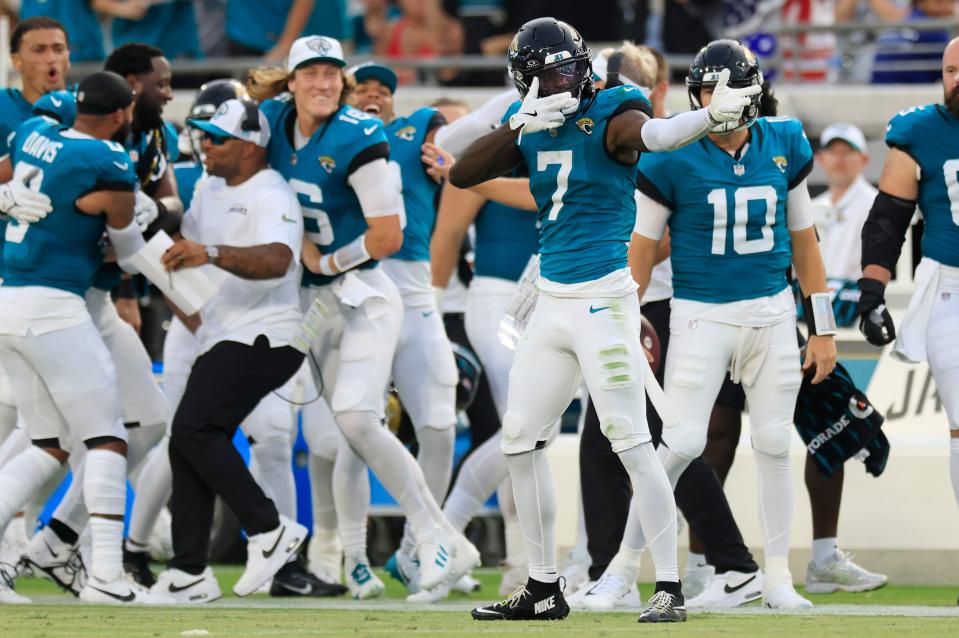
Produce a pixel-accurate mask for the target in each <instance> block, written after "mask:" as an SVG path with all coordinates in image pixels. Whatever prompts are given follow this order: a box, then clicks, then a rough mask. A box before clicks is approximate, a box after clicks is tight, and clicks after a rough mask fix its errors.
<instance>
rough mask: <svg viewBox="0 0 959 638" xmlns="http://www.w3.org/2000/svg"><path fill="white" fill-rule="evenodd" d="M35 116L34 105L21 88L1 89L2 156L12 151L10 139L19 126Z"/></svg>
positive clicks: (0, 138) (0, 125)
mask: <svg viewBox="0 0 959 638" xmlns="http://www.w3.org/2000/svg"><path fill="white" fill-rule="evenodd" d="M31 117H33V105H32V104H30V103H29V102H27V101H26V100H25V99H23V94H22V93H21V92H20V90H19V89H0V156H2V155H7V154H8V153H9V152H10V140H11V139H13V134H14V133H15V132H16V131H17V128H18V127H19V126H20V125H21V124H23V123H24V122H26V121H27V120H29V119H30V118H31Z"/></svg>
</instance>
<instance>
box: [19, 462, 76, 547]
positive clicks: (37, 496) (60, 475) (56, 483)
mask: <svg viewBox="0 0 959 638" xmlns="http://www.w3.org/2000/svg"><path fill="white" fill-rule="evenodd" d="M75 456H77V453H73V454H71V455H70V459H69V461H70V463H69V465H70V466H72V467H76V464H75V463H74V460H75V459H74V457H75ZM67 465H68V464H66V463H64V464H63V465H61V466H60V467H59V468H57V471H56V472H54V473H53V475H52V476H51V477H50V478H48V479H47V480H46V481H44V483H43V485H41V486H40V487H39V488H38V489H36V490H34V491H33V494H32V495H31V496H30V500H28V501H27V502H26V504H25V505H24V506H23V518H24V520H25V521H26V525H27V529H36V527H37V525H38V523H39V521H40V513H41V512H42V511H43V508H44V507H46V505H47V501H49V500H50V496H51V495H52V494H53V493H54V492H56V491H57V488H58V487H60V484H61V483H63V479H65V478H66V477H67V471H68V468H67Z"/></svg>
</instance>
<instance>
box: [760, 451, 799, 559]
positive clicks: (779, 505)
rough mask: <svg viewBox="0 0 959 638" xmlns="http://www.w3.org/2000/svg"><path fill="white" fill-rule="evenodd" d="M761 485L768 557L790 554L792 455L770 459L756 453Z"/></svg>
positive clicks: (764, 544)
mask: <svg viewBox="0 0 959 638" xmlns="http://www.w3.org/2000/svg"><path fill="white" fill-rule="evenodd" d="M753 453H754V454H753V455H754V457H755V459H756V473H757V475H758V479H759V480H758V481H757V483H758V486H759V525H760V527H761V528H762V532H763V549H764V551H765V555H766V556H788V555H789V529H790V527H791V526H792V520H793V484H792V477H791V476H790V474H789V457H788V456H770V455H768V454H764V453H763V452H760V451H759V450H753Z"/></svg>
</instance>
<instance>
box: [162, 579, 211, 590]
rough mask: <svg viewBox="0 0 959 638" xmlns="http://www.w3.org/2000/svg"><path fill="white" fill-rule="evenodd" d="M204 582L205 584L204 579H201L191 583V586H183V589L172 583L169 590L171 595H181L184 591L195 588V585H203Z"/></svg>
mask: <svg viewBox="0 0 959 638" xmlns="http://www.w3.org/2000/svg"><path fill="white" fill-rule="evenodd" d="M202 582H203V579H202V578H199V579H197V580H195V581H193V582H192V583H189V584H187V585H183V586H182V587H178V586H176V585H174V584H173V583H170V588H169V589H170V593H171V594H178V593H180V592H181V591H184V590H186V589H189V588H191V587H193V586H194V585H199V584H200V583H202Z"/></svg>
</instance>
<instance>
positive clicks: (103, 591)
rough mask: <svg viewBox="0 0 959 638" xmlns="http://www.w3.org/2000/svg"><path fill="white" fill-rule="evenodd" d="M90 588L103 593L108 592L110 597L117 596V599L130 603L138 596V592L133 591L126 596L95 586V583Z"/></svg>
mask: <svg viewBox="0 0 959 638" xmlns="http://www.w3.org/2000/svg"><path fill="white" fill-rule="evenodd" d="M90 588H91V589H95V590H97V591H98V592H100V593H101V594H106V595H107V596H109V597H110V598H115V599H116V600H119V601H120V602H123V603H128V602H130V601H131V600H133V599H134V598H136V597H137V596H136V594H134V593H133V592H132V591H131V592H130V593H129V594H127V595H126V596H122V595H120V594H114V593H113V592H112V591H107V590H105V589H100V588H99V587H94V586H93V585H90Z"/></svg>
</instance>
